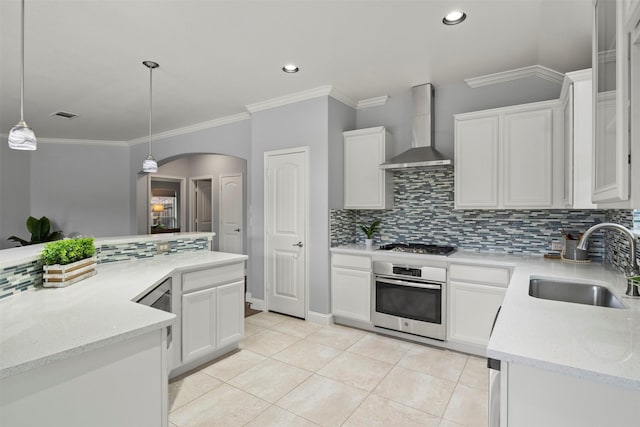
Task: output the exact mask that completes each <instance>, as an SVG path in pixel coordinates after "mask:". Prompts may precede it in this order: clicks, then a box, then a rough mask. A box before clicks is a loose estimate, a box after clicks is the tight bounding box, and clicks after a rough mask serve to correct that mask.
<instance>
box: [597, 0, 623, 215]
mask: <svg viewBox="0 0 640 427" xmlns="http://www.w3.org/2000/svg"><path fill="white" fill-rule="evenodd" d="M624 7H625V5H624V4H623V2H613V1H602V0H599V1H597V2H595V7H594V31H593V64H594V69H593V88H594V92H593V102H594V119H593V121H594V131H593V135H594V140H593V147H594V148H593V157H594V159H593V188H592V194H591V199H592V201H593V202H595V203H598V204H602V203H611V202H622V201H626V200H629V196H630V189H629V188H630V186H629V181H630V164H629V163H630V157H629V104H630V102H629V57H628V44H629V43H628V40H629V36H628V32H627V31H625V29H624V25H623V19H624Z"/></svg>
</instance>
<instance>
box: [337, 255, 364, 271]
mask: <svg viewBox="0 0 640 427" xmlns="http://www.w3.org/2000/svg"><path fill="white" fill-rule="evenodd" d="M331 266H333V267H344V268H357V269H359V270H371V257H368V256H358V255H345V254H333V256H332V257H331Z"/></svg>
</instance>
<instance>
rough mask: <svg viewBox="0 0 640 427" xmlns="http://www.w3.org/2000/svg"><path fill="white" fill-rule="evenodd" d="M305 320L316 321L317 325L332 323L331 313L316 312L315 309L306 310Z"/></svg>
mask: <svg viewBox="0 0 640 427" xmlns="http://www.w3.org/2000/svg"><path fill="white" fill-rule="evenodd" d="M307 322H311V323H317V324H319V325H325V326H326V325H333V314H324V313H317V312H315V311H308V312H307Z"/></svg>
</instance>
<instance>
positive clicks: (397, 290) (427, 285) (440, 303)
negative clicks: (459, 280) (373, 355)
mask: <svg viewBox="0 0 640 427" xmlns="http://www.w3.org/2000/svg"><path fill="white" fill-rule="evenodd" d="M373 273H374V289H373V293H372V294H373V296H372V299H373V304H372V313H371V318H372V320H373V324H374V325H375V326H378V327H382V328H387V329H392V330H396V331H401V332H407V333H410V334H414V335H419V336H423V337H428V338H434V339H438V340H444V339H445V338H446V326H445V323H446V322H445V320H446V318H447V315H446V314H447V313H446V307H447V304H446V301H447V290H446V281H447V270H446V268H445V267H432V266H423V265H415V264H413V265H412V264H408V263H405V262H401V263H400V262H393V263H392V262H385V261H374V263H373Z"/></svg>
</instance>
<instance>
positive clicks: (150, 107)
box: [149, 67, 153, 155]
mask: <svg viewBox="0 0 640 427" xmlns="http://www.w3.org/2000/svg"><path fill="white" fill-rule="evenodd" d="M152 121H153V67H149V155H151V140H152V139H153V136H152V135H153V134H152V133H151V123H152Z"/></svg>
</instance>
